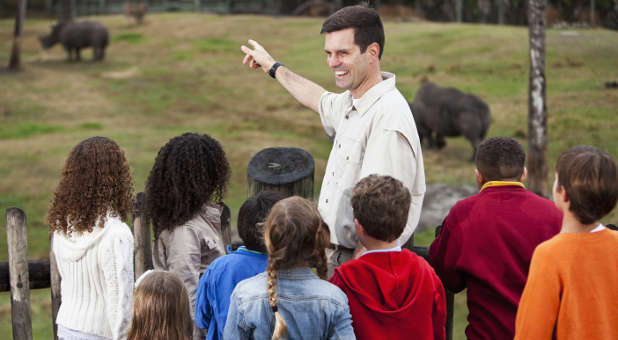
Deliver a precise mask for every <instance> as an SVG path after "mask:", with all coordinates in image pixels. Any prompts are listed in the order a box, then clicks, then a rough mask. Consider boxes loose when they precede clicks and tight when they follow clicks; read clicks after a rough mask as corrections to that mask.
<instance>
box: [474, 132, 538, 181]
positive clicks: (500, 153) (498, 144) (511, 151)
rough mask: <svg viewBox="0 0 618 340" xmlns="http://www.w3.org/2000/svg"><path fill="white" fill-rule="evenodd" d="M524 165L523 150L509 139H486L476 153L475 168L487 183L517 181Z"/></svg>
mask: <svg viewBox="0 0 618 340" xmlns="http://www.w3.org/2000/svg"><path fill="white" fill-rule="evenodd" d="M525 163H526V152H525V151H524V148H523V147H522V146H521V144H519V142H518V141H516V140H515V139H513V138H510V137H491V138H488V139H486V140H485V141H484V142H483V143H481V145H479V148H478V151H477V152H476V168H477V169H478V171H479V172H480V173H481V174H482V175H483V177H485V179H486V180H487V181H504V180H515V181H518V180H519V178H520V177H521V175H522V174H523V172H524V165H525Z"/></svg>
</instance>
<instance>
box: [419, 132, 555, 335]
mask: <svg viewBox="0 0 618 340" xmlns="http://www.w3.org/2000/svg"><path fill="white" fill-rule="evenodd" d="M525 159H526V154H525V152H524V149H523V147H522V146H521V144H519V143H518V142H517V141H516V140H514V139H512V138H508V137H492V138H489V139H487V140H485V141H484V142H483V143H481V145H480V146H479V149H478V152H477V155H476V170H475V173H476V182H477V184H478V186H479V188H480V192H479V193H478V194H476V195H474V196H471V197H468V198H466V199H464V200H461V201H459V202H457V204H455V206H453V208H452V209H451V211H450V212H449V214H448V216H447V217H446V218H445V219H444V222H442V230H441V231H440V234H439V235H438V236H437V237H436V239H435V240H434V241H433V243H432V244H431V247H430V249H429V257H430V262H431V264H432V265H433V267H434V268H435V269H436V272H437V273H438V276H440V279H441V280H442V282H443V283H444V286H445V287H446V288H447V289H449V290H451V291H453V292H459V291H461V290H463V289H464V288H466V287H467V288H468V289H467V296H468V299H467V301H468V310H469V314H468V327H467V328H466V336H467V338H468V339H470V340H480V339H485V340H507V339H508V340H511V339H513V336H514V333H515V315H516V313H517V306H518V304H519V299H520V298H521V293H522V291H523V290H524V285H525V284H526V277H527V276H528V267H529V266H530V260H531V258H532V252H533V251H534V248H535V247H536V246H537V245H538V244H539V243H541V242H543V241H545V240H548V239H549V238H551V237H552V236H554V235H555V234H557V233H558V232H559V231H560V226H561V223H562V213H561V212H560V211H559V210H558V209H556V207H555V205H554V204H553V203H552V202H551V201H550V200H548V199H545V198H542V197H540V196H537V195H536V194H534V193H533V192H531V191H528V190H526V189H525V188H524V185H523V184H522V181H523V180H524V178H525V177H526V169H525V167H524V162H525Z"/></svg>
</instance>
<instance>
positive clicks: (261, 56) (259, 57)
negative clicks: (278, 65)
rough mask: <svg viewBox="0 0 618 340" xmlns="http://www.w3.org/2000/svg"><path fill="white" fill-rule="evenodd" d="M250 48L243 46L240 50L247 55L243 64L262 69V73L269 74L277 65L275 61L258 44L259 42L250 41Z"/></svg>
mask: <svg viewBox="0 0 618 340" xmlns="http://www.w3.org/2000/svg"><path fill="white" fill-rule="evenodd" d="M249 45H251V47H253V49H250V48H249V47H247V46H245V45H242V46H240V50H241V51H243V53H244V54H245V58H244V59H243V60H242V63H243V64H247V63H248V64H249V67H251V68H258V67H260V68H262V71H264V72H268V71H269V70H270V68H271V67H272V66H273V64H274V63H275V59H274V58H273V57H271V56H270V54H268V52H267V51H266V50H265V49H264V47H262V45H260V44H258V43H257V41H255V40H251V39H249Z"/></svg>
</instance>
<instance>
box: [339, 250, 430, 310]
mask: <svg viewBox="0 0 618 340" xmlns="http://www.w3.org/2000/svg"><path fill="white" fill-rule="evenodd" d="M337 272H339V273H337ZM335 273H336V274H335V275H338V279H339V280H341V281H342V282H343V284H344V285H346V286H347V288H348V289H349V290H350V291H351V292H353V293H354V296H355V297H356V298H357V300H358V302H359V303H360V304H362V305H364V306H365V308H367V309H369V310H371V311H373V312H374V313H376V314H382V315H385V316H389V318H397V317H398V316H401V317H408V316H409V314H408V312H409V311H410V310H414V309H415V308H421V309H420V310H423V308H424V306H425V305H426V304H427V303H428V299H429V301H433V294H434V289H435V282H434V275H435V274H433V270H432V269H431V267H429V265H428V264H427V263H426V261H425V260H424V259H423V258H421V257H419V256H417V255H416V254H414V253H412V252H410V251H409V250H407V249H403V250H402V251H389V252H377V253H370V254H365V255H363V256H361V257H360V258H359V259H358V260H357V261H351V262H348V263H346V264H344V265H342V266H340V267H338V268H336V269H335ZM432 274H433V275H432Z"/></svg>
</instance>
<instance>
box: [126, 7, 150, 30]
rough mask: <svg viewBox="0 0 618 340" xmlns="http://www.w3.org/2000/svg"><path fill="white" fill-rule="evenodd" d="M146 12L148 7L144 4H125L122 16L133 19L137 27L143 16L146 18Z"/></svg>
mask: <svg viewBox="0 0 618 340" xmlns="http://www.w3.org/2000/svg"><path fill="white" fill-rule="evenodd" d="M147 12H148V5H147V4H146V3H143V2H140V3H138V4H134V3H132V2H126V3H125V4H124V15H126V16H128V17H133V18H135V22H136V23H137V24H138V25H141V24H142V22H143V20H144V16H146V13H147Z"/></svg>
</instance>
